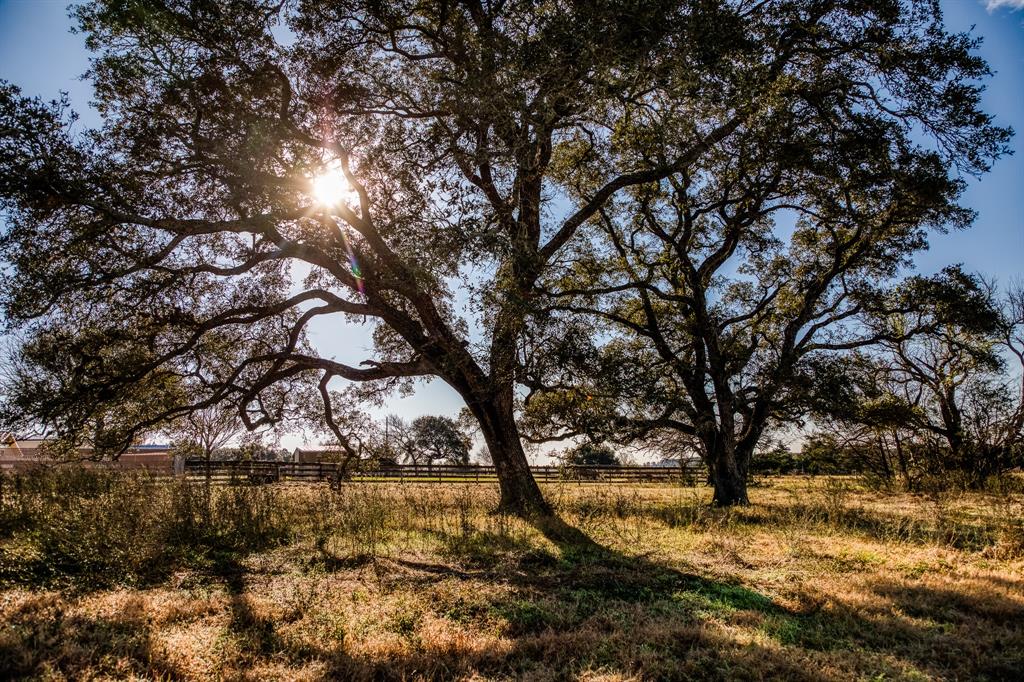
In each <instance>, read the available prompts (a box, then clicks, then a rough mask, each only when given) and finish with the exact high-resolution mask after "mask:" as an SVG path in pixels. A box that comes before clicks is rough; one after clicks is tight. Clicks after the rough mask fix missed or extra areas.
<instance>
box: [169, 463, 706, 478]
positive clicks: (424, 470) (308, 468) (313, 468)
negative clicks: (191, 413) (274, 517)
mask: <svg viewBox="0 0 1024 682" xmlns="http://www.w3.org/2000/svg"><path fill="white" fill-rule="evenodd" d="M530 471H531V472H532V473H533V476H534V478H535V479H537V481H540V482H557V481H572V482H578V483H644V482H647V483H677V482H680V481H683V480H688V479H691V478H693V477H695V476H699V475H701V473H702V472H703V471H704V470H703V468H702V467H701V466H700V464H699V463H694V464H692V465H688V466H686V467H645V466H536V467H530ZM185 474H186V475H188V476H191V477H199V478H206V477H207V476H209V477H210V479H211V480H213V481H215V482H218V483H220V482H224V483H227V482H250V483H272V482H277V481H307V482H308V481H329V482H332V483H337V482H340V481H354V482H355V481H358V482H400V483H492V482H495V481H497V480H498V474H497V471H496V469H495V467H493V466H484V465H469V466H451V465H438V466H424V465H412V464H409V465H401V466H392V467H381V468H375V469H363V468H349V469H346V468H345V467H344V465H342V464H336V463H332V462H304V463H300V462H206V461H205V460H188V461H187V462H185Z"/></svg>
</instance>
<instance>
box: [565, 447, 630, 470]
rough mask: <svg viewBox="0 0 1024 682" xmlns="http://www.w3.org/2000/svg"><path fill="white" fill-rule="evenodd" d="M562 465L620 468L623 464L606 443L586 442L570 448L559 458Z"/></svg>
mask: <svg viewBox="0 0 1024 682" xmlns="http://www.w3.org/2000/svg"><path fill="white" fill-rule="evenodd" d="M558 459H559V460H560V461H561V462H562V464H567V465H569V466H619V465H620V464H621V462H620V461H619V458H618V457H617V456H616V455H615V450H613V449H612V447H611V446H610V445H608V444H606V443H600V444H598V443H591V442H590V441H584V442H583V443H580V444H579V445H575V446H573V447H571V448H568V449H567V450H565V451H564V452H562V454H560V455H559V456H558Z"/></svg>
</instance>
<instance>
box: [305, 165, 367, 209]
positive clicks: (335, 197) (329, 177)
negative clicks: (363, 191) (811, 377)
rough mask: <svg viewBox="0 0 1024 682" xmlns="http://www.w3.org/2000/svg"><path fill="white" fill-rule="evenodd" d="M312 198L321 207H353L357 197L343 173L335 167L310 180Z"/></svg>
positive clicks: (357, 199)
mask: <svg viewBox="0 0 1024 682" xmlns="http://www.w3.org/2000/svg"><path fill="white" fill-rule="evenodd" d="M312 188H313V197H314V198H315V199H316V200H317V202H318V203H320V204H322V205H323V206H340V205H341V204H345V205H347V206H355V205H358V203H359V195H358V194H357V193H356V191H355V190H354V189H352V186H351V185H349V184H348V180H347V179H346V178H345V173H344V172H342V170H341V168H340V167H338V166H337V165H334V166H330V167H328V168H326V169H324V171H323V172H322V173H320V175H317V176H316V177H314V178H313V180H312Z"/></svg>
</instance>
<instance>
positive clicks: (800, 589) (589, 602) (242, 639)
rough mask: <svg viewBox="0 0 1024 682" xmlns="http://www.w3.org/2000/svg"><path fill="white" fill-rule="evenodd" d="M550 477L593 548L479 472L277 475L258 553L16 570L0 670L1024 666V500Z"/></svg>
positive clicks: (530, 672) (3, 599) (143, 673)
mask: <svg viewBox="0 0 1024 682" xmlns="http://www.w3.org/2000/svg"><path fill="white" fill-rule="evenodd" d="M547 493H548V495H549V496H550V499H552V500H553V501H555V502H556V504H557V506H558V508H559V510H560V511H561V513H562V515H563V517H564V518H565V519H566V520H567V521H569V522H570V523H572V524H574V525H576V526H577V527H579V528H580V529H582V530H583V531H585V532H586V533H587V534H588V535H590V537H592V538H593V539H594V540H595V541H596V542H597V543H598V545H599V547H598V548H591V549H587V550H581V549H577V548H573V547H559V546H556V545H555V544H552V543H551V542H550V541H548V540H547V539H545V538H544V537H543V536H541V535H540V534H539V533H538V532H536V531H535V530H534V529H533V528H531V527H529V526H527V525H525V524H523V523H522V522H520V521H517V520H515V519H511V518H508V517H505V516H496V515H492V514H489V513H488V510H489V509H491V508H493V506H494V503H495V501H496V500H495V497H496V496H495V493H494V491H492V490H489V489H487V488H484V487H469V486H454V485H453V486H446V487H441V486H429V485H424V486H410V485H407V486H402V487H400V486H384V485H372V484H363V485H356V486H351V487H349V488H347V489H345V490H343V491H342V492H341V493H331V492H330V491H328V490H327V489H326V487H324V488H320V487H316V488H314V487H302V486H294V487H287V486H278V487H276V488H275V489H274V496H273V504H274V505H277V506H276V507H274V508H275V509H277V510H278V511H277V512H275V513H279V514H282V515H285V516H287V518H288V519H290V523H293V524H296V528H297V530H296V532H295V533H293V534H292V535H290V536H289V537H287V538H286V539H284V540H282V541H280V542H276V543H272V544H270V545H269V546H262V548H260V549H258V550H252V549H251V548H247V547H245V546H241V545H238V544H237V543H236V544H234V545H231V549H230V550H228V549H223V548H219V549H217V550H216V551H215V552H211V553H207V554H206V555H204V556H203V557H202V559H201V560H199V559H195V560H192V559H189V558H188V556H184V558H182V556H181V555H177V554H176V555H175V556H178V558H177V559H176V560H175V562H174V564H173V565H172V566H169V567H168V570H167V571H164V572H163V573H159V572H157V573H150V572H144V573H143V574H141V575H159V576H160V577H158V578H149V579H147V580H142V581H139V580H136V581H135V584H134V585H133V586H132V587H130V588H129V587H118V586H116V585H114V586H108V587H106V588H103V589H93V588H91V587H90V579H89V576H88V575H81V576H79V579H76V580H69V581H66V582H62V583H52V582H51V583H45V584H38V583H37V584H31V583H30V581H25V580H22V581H21V583H19V582H18V581H13V582H12V581H10V580H9V581H8V587H7V588H6V589H5V590H4V591H2V592H0V677H8V676H9V677H19V676H21V677H32V678H38V679H109V678H157V679H164V678H166V679H172V678H173V679H197V680H200V679H245V680H248V679H252V680H267V679H281V680H306V679H308V680H323V679H367V680H369V679H396V680H401V679H409V680H412V679H464V680H489V679H530V680H548V679H550V680H563V679H580V680H650V679H694V678H697V679H722V680H726V679H729V680H731V679H752V680H753V679H765V678H782V679H797V680H812V679H836V680H847V679H951V680H952V679H957V680H964V679H1008V680H1009V679H1021V678H1022V677H1024V517H1022V513H1024V510H1022V499H1021V496H1020V494H1019V493H1014V494H1011V495H1010V496H1009V499H1006V497H1005V496H1000V495H986V494H958V495H940V496H931V497H927V496H911V495H905V494H883V493H874V492H869V491H866V490H862V489H859V488H857V486H856V483H855V481H852V480H845V481H844V480H834V479H833V480H829V479H818V480H811V479H800V478H789V479H773V480H771V481H768V482H767V483H766V484H765V485H763V486H760V487H758V488H756V489H753V490H752V495H751V497H752V500H753V505H752V506H751V507H749V508H746V509H739V510H725V511H723V510H714V509H710V508H709V507H708V506H707V502H708V499H709V496H710V493H709V491H708V490H706V489H704V488H681V489H680V488H670V487H655V486H651V487H626V488H612V487H599V486H586V485H584V486H573V485H566V486H563V487H552V488H549V489H548V490H547ZM218 494H221V495H227V494H229V493H228V492H227V491H219V492H218ZM29 541H30V539H28V538H27V537H22V536H19V535H18V534H17V533H9V534H8V536H7V537H2V536H0V549H3V547H4V546H5V543H6V546H8V547H10V546H14V545H18V546H19V547H24V546H25V545H26V543H29ZM264 544H266V543H264ZM31 554H32V552H31V551H26V552H23V551H22V550H19V551H18V552H13V551H11V552H8V553H7V554H6V555H2V554H0V556H7V557H8V559H7V560H8V561H14V560H16V558H17V557H20V556H23V555H25V556H28V555H31ZM11 557H15V559H12V558H11ZM8 575H15V576H17V575H23V573H18V572H17V571H15V570H11V571H8ZM115 582H116V581H115ZM103 583H104V584H108V585H109V584H110V581H109V580H106V581H103ZM54 584H59V585H61V587H53V586H52V585H54ZM48 585H49V586H48Z"/></svg>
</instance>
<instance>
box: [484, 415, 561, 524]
mask: <svg viewBox="0 0 1024 682" xmlns="http://www.w3.org/2000/svg"><path fill="white" fill-rule="evenodd" d="M467 403H468V404H469V405H470V409H471V410H472V412H473V414H474V416H476V418H477V420H478V421H479V423H480V430H481V431H482V432H483V436H484V441H485V442H486V443H487V448H488V450H490V454H491V460H492V461H493V462H494V468H495V471H496V473H497V475H498V484H499V486H500V488H501V502H500V504H499V509H500V510H501V511H504V512H508V513H511V514H516V515H517V516H520V517H522V518H524V519H527V520H533V519H536V518H538V517H545V516H552V515H553V512H552V510H551V506H550V505H549V504H548V503H547V501H546V500H545V499H544V495H543V493H541V491H540V486H538V485H537V481H536V480H534V478H533V474H532V473H531V472H530V464H529V462H527V460H526V453H525V452H524V451H523V444H522V441H521V440H520V438H519V427H518V426H517V425H516V421H515V416H514V415H513V412H512V401H511V398H509V399H508V400H502V399H494V400H488V401H480V402H470V401H467Z"/></svg>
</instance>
